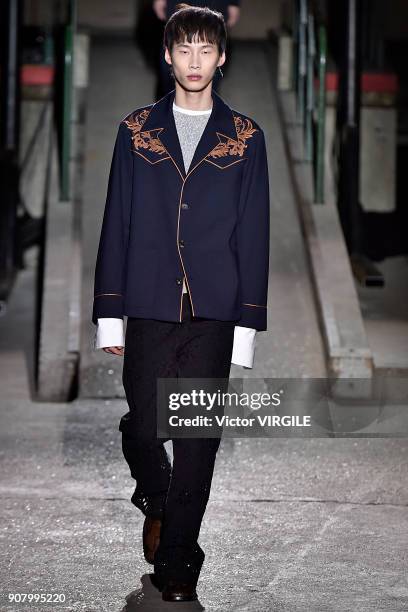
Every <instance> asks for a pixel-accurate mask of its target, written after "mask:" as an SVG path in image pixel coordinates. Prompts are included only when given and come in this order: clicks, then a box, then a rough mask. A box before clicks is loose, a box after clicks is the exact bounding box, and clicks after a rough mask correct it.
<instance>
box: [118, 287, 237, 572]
mask: <svg viewBox="0 0 408 612" xmlns="http://www.w3.org/2000/svg"><path fill="white" fill-rule="evenodd" d="M235 324H236V322H235V321H218V320H212V319H204V318H198V317H192V312H191V305H190V301H189V297H188V294H184V295H183V316H182V322H179V323H172V322H168V321H159V320H155V319H142V318H136V317H129V318H128V321H127V328H126V339H125V353H124V363H123V378H122V379H123V385H124V389H125V393H126V399H127V402H128V405H129V411H128V412H127V413H126V414H125V415H123V417H122V418H121V421H120V424H119V430H120V431H121V432H122V449H123V454H124V457H125V459H126V461H127V463H128V465H129V468H130V473H131V475H132V477H133V478H134V479H135V480H136V483H137V484H136V489H135V492H134V493H133V495H132V499H131V501H132V502H133V504H134V505H135V506H136V507H137V508H139V509H140V510H141V511H142V512H143V514H144V515H145V516H151V517H155V518H161V519H162V530H161V537H160V545H159V548H158V549H157V551H156V554H155V564H154V569H155V574H156V578H157V579H158V581H159V582H162V583H163V582H165V581H166V580H169V579H175V580H188V581H190V580H192V581H195V582H196V581H197V579H198V576H199V573H200V570H201V567H202V564H203V561H204V558H205V554H204V551H203V550H202V548H201V547H200V546H199V544H198V541H197V539H198V536H199V531H200V526H201V522H202V519H203V515H204V512H205V509H206V505H207V501H208V498H209V494H210V487H211V480H212V476H213V471H214V463H215V458H216V454H217V450H218V448H219V444H220V438H219V437H217V438H173V439H172V444H173V465H172V466H171V464H170V461H169V458H168V455H167V452H166V449H165V448H164V445H163V444H164V442H165V441H166V440H165V439H163V438H158V437H157V411H156V409H157V406H156V401H157V387H156V385H157V378H158V377H160V378H166V377H170V378H180V377H181V378H190V377H191V378H201V377H202V378H206V379H211V378H214V379H223V381H219V382H220V383H221V385H222V386H223V390H226V387H225V381H228V378H229V374H230V368H231V357H232V348H233V340H234V327H235ZM223 383H224V384H223ZM218 388H220V386H219V385H218Z"/></svg>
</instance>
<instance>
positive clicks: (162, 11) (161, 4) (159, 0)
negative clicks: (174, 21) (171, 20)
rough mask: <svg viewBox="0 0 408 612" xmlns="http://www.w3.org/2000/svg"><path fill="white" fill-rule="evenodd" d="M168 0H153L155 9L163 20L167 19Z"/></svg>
mask: <svg viewBox="0 0 408 612" xmlns="http://www.w3.org/2000/svg"><path fill="white" fill-rule="evenodd" d="M166 8H167V0H153V10H154V12H155V13H156V16H157V17H158V18H159V19H161V21H166Z"/></svg>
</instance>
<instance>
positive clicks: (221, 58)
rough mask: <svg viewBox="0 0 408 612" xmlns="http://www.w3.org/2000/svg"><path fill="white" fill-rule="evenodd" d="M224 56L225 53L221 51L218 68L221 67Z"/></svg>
mask: <svg viewBox="0 0 408 612" xmlns="http://www.w3.org/2000/svg"><path fill="white" fill-rule="evenodd" d="M225 59H226V55H225V51H223V52H222V53H221V55H220V59H219V60H218V66H222V65H223V64H224V63H225Z"/></svg>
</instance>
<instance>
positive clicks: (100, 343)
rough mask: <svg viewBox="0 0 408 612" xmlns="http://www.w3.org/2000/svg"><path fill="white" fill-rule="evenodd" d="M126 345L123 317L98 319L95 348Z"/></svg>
mask: <svg viewBox="0 0 408 612" xmlns="http://www.w3.org/2000/svg"><path fill="white" fill-rule="evenodd" d="M110 346H125V340H124V334H123V319H117V318H113V317H103V318H101V319H98V323H97V325H96V332H95V340H94V348H95V349H100V348H105V347H110Z"/></svg>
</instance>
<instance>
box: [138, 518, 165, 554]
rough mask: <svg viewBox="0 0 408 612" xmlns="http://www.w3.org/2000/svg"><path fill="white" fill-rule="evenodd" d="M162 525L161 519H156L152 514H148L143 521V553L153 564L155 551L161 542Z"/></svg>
mask: <svg viewBox="0 0 408 612" xmlns="http://www.w3.org/2000/svg"><path fill="white" fill-rule="evenodd" d="M161 525H162V522H161V520H160V519H154V518H151V517H150V516H146V518H145V521H144V523H143V553H144V558H145V559H146V561H147V562H148V563H150V564H151V565H153V564H154V553H155V552H156V550H157V548H158V546H159V543H160V530H161Z"/></svg>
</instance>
